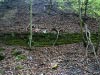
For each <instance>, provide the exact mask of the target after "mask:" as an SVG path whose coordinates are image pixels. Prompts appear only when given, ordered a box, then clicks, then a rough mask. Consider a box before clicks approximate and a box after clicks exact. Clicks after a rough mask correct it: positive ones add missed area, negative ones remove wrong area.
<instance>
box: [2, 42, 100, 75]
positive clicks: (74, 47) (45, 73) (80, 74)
mask: <svg viewBox="0 0 100 75" xmlns="http://www.w3.org/2000/svg"><path fill="white" fill-rule="evenodd" d="M1 47H2V48H4V49H5V51H4V55H5V56H6V58H5V59H4V60H2V61H0V70H1V71H2V73H3V74H1V75H100V69H99V68H98V64H97V63H96V60H95V58H94V55H89V57H88V63H87V62H86V57H85V49H84V47H83V46H82V43H75V44H68V45H59V46H55V47H36V48H34V49H33V50H32V51H29V50H28V49H27V48H25V47H20V46H7V45H1ZM14 49H17V50H18V51H21V52H22V54H23V55H25V56H26V59H25V60H16V58H15V57H14V56H13V55H12V54H11V52H12V51H13V50H14ZM99 53H100V52H98V55H99V61H100V54H99ZM52 64H57V67H56V68H55V69H54V68H53V67H52Z"/></svg>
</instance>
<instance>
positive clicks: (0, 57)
mask: <svg viewBox="0 0 100 75" xmlns="http://www.w3.org/2000/svg"><path fill="white" fill-rule="evenodd" d="M4 50H5V49H4V48H0V61H1V60H3V59H4V58H5V56H4V54H3V52H4Z"/></svg>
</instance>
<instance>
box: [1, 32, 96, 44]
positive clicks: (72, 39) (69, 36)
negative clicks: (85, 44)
mask: <svg viewBox="0 0 100 75" xmlns="http://www.w3.org/2000/svg"><path fill="white" fill-rule="evenodd" d="M28 36H29V35H28V34H15V36H14V37H12V35H10V34H9V35H4V36H3V37H0V41H2V40H3V41H2V43H5V44H7V45H19V46H28ZM55 39H56V34H54V33H46V34H44V33H34V34H33V41H32V45H33V46H52V45H53V42H54V41H55ZM92 41H93V42H96V41H97V35H96V34H92ZM79 42H82V36H81V34H80V33H63V34H60V35H59V38H58V40H57V42H56V45H62V44H72V43H79Z"/></svg>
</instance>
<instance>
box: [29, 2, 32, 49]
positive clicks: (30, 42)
mask: <svg viewBox="0 0 100 75" xmlns="http://www.w3.org/2000/svg"><path fill="white" fill-rule="evenodd" d="M29 47H30V48H31V47H32V0H30V36H29Z"/></svg>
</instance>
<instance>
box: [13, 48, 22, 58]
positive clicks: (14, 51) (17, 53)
mask: <svg viewBox="0 0 100 75" xmlns="http://www.w3.org/2000/svg"><path fill="white" fill-rule="evenodd" d="M11 54H12V55H13V56H18V55H21V54H22V52H21V51H19V50H17V49H14V50H13V51H12V52H11Z"/></svg>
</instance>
